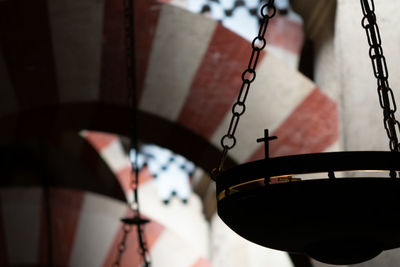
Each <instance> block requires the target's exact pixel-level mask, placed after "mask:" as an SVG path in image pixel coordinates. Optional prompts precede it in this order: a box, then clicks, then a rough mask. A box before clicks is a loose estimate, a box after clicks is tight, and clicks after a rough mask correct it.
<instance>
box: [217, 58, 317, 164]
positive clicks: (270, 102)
mask: <svg viewBox="0 0 400 267" xmlns="http://www.w3.org/2000/svg"><path fill="white" fill-rule="evenodd" d="M238 86H240V85H238ZM315 87H316V86H315V85H314V83H313V82H311V81H310V80H309V79H307V78H306V77H304V76H303V75H302V74H300V73H299V72H298V71H296V70H294V69H293V68H291V67H289V66H287V65H286V64H284V63H283V62H281V61H280V60H279V59H277V58H276V57H275V56H273V55H271V54H267V55H266V56H265V58H264V59H263V60H262V61H261V62H260V64H259V66H258V68H257V78H256V80H255V82H254V83H253V85H252V86H251V89H250V91H249V95H248V98H247V100H246V107H247V108H246V113H245V115H243V116H242V118H241V119H240V122H239V126H238V128H237V130H236V138H237V144H236V147H235V148H234V149H232V151H231V152H230V156H231V157H233V158H234V159H235V160H237V161H238V162H243V161H245V160H246V159H248V158H249V157H250V156H251V155H252V154H253V153H254V152H255V151H256V149H257V148H258V147H259V146H260V144H258V143H257V142H256V140H257V138H260V137H262V136H263V134H264V129H269V130H270V132H272V131H274V130H275V129H277V127H278V126H279V125H280V124H281V123H282V122H283V121H284V120H285V119H286V118H287V117H288V116H289V115H290V113H291V112H292V111H293V110H294V109H295V108H296V107H297V106H298V105H299V104H300V103H301V101H303V99H304V98H305V97H306V96H308V94H309V93H310V92H311V91H312V90H313V89H314V88H315ZM231 116H232V115H231V113H228V114H227V115H226V117H225V119H224V121H223V122H222V123H221V125H220V126H219V128H218V129H217V131H216V132H215V134H214V136H213V137H212V139H211V142H212V143H213V144H214V145H216V146H218V147H220V139H221V137H222V136H223V135H224V134H225V133H226V131H227V129H228V126H229V123H230V120H231Z"/></svg>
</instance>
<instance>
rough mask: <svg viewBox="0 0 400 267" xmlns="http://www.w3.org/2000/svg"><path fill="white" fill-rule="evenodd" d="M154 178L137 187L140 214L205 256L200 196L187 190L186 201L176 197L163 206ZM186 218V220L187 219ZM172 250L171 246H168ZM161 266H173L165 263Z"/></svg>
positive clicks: (205, 226)
mask: <svg viewBox="0 0 400 267" xmlns="http://www.w3.org/2000/svg"><path fill="white" fill-rule="evenodd" d="M157 195H158V194H157V187H156V181H155V180H151V181H149V182H147V183H145V184H142V185H141V186H140V187H139V197H140V207H141V210H142V212H143V214H146V216H149V217H150V218H151V219H153V220H154V221H156V222H159V223H160V224H162V225H163V226H164V227H165V228H166V229H168V231H172V232H174V233H175V234H176V235H177V236H178V237H179V238H180V239H181V240H183V243H182V245H181V246H183V244H187V245H189V246H190V247H191V249H192V250H193V251H195V252H196V255H197V256H201V257H203V258H208V257H209V253H208V252H209V250H208V245H209V229H208V224H207V221H206V219H205V217H204V214H203V213H202V203H201V200H200V198H199V197H198V196H197V195H195V194H191V196H190V198H189V200H188V202H187V203H186V204H184V203H182V201H181V200H180V199H178V198H176V197H174V198H172V199H171V201H170V203H169V204H168V205H167V206H166V205H165V204H163V202H162V201H161V200H160V199H159V197H155V196H157ZM188 222H190V223H188ZM171 251H173V250H171ZM164 266H174V267H175V265H169V264H165V265H164Z"/></svg>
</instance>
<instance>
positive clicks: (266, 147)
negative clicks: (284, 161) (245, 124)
mask: <svg viewBox="0 0 400 267" xmlns="http://www.w3.org/2000/svg"><path fill="white" fill-rule="evenodd" d="M277 138H278V137H276V136H269V133H268V129H265V130H264V137H262V138H258V139H257V143H260V142H264V145H265V147H264V149H265V158H266V159H269V141H272V140H275V139H277Z"/></svg>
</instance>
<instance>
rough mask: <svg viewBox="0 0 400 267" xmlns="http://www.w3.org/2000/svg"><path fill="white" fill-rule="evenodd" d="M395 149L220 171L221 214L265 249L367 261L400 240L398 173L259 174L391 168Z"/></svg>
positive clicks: (396, 157)
mask: <svg viewBox="0 0 400 267" xmlns="http://www.w3.org/2000/svg"><path fill="white" fill-rule="evenodd" d="M359 153H361V154H360V157H361V158H360V157H358V158H357V156H358V155H357V154H359ZM398 154H399V153H391V152H338V153H323V154H309V155H297V156H290V157H280V158H271V159H267V160H262V161H256V162H250V163H247V164H243V165H240V166H237V167H234V168H232V169H230V170H228V171H226V172H224V173H222V174H221V175H220V176H219V177H218V179H217V198H218V214H219V216H220V217H221V219H222V220H223V221H224V222H225V223H226V224H227V225H228V226H229V227H230V228H231V229H232V230H233V231H235V232H236V233H237V234H239V235H240V236H242V237H244V238H245V239H247V240H249V241H251V242H254V243H257V244H259V245H262V246H265V247H269V248H272V249H278V250H283V251H288V252H293V253H303V254H307V255H309V256H311V257H313V258H314V259H316V260H318V261H321V262H325V263H329V264H355V263H359V262H363V261H367V260H369V259H371V258H373V257H375V256H377V255H378V254H379V253H381V252H382V251H383V250H388V249H393V248H396V247H399V246H400V227H399V225H400V212H399V204H400V193H399V192H400V179H396V178H333V177H332V178H331V179H317V180H307V181H298V182H287V183H279V184H268V183H264V182H263V181H262V180H261V181H260V179H258V178H259V177H262V175H263V173H264V176H265V177H273V174H279V173H280V174H282V173H284V172H286V171H289V173H293V172H294V173H299V172H300V173H301V172H302V169H303V168H308V169H310V170H311V171H312V170H313V169H314V170H321V169H327V167H328V166H329V165H335V166H336V167H337V168H338V169H340V170H343V169H346V166H347V165H348V164H352V165H354V166H353V167H356V169H357V170H363V169H365V168H363V166H365V167H367V166H368V165H369V166H370V167H371V168H373V169H374V170H376V168H374V167H378V165H379V166H381V168H380V169H382V170H387V169H389V170H390V169H392V170H393V168H394V165H398V164H399V162H400V158H399V155H398ZM336 157H338V158H339V159H337V160H336V161H335V160H333V159H334V158H336ZM360 159H361V160H363V161H362V162H360V161H359V160H360ZM306 161H308V163H309V165H308V166H307V167H305V166H306V165H303V164H304V163H305V162H306ZM291 164H292V165H291ZM310 164H311V165H310ZM357 167H359V168H357ZM378 169H379V168H378ZM296 170H297V172H296ZM394 170H396V171H397V169H394ZM245 173H247V175H245ZM250 177H253V178H254V179H252V178H250ZM267 180H269V179H267Z"/></svg>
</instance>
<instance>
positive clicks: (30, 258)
mask: <svg viewBox="0 0 400 267" xmlns="http://www.w3.org/2000/svg"><path fill="white" fill-rule="evenodd" d="M1 205H2V210H3V215H2V217H3V222H4V231H5V240H6V246H7V257H8V263H9V264H10V265H12V266H17V265H18V266H20V265H32V266H35V265H37V264H38V255H39V244H40V240H39V235H40V225H41V216H40V215H41V208H42V190H41V189H39V188H29V189H25V188H24V189H22V188H12V189H2V190H1Z"/></svg>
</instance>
